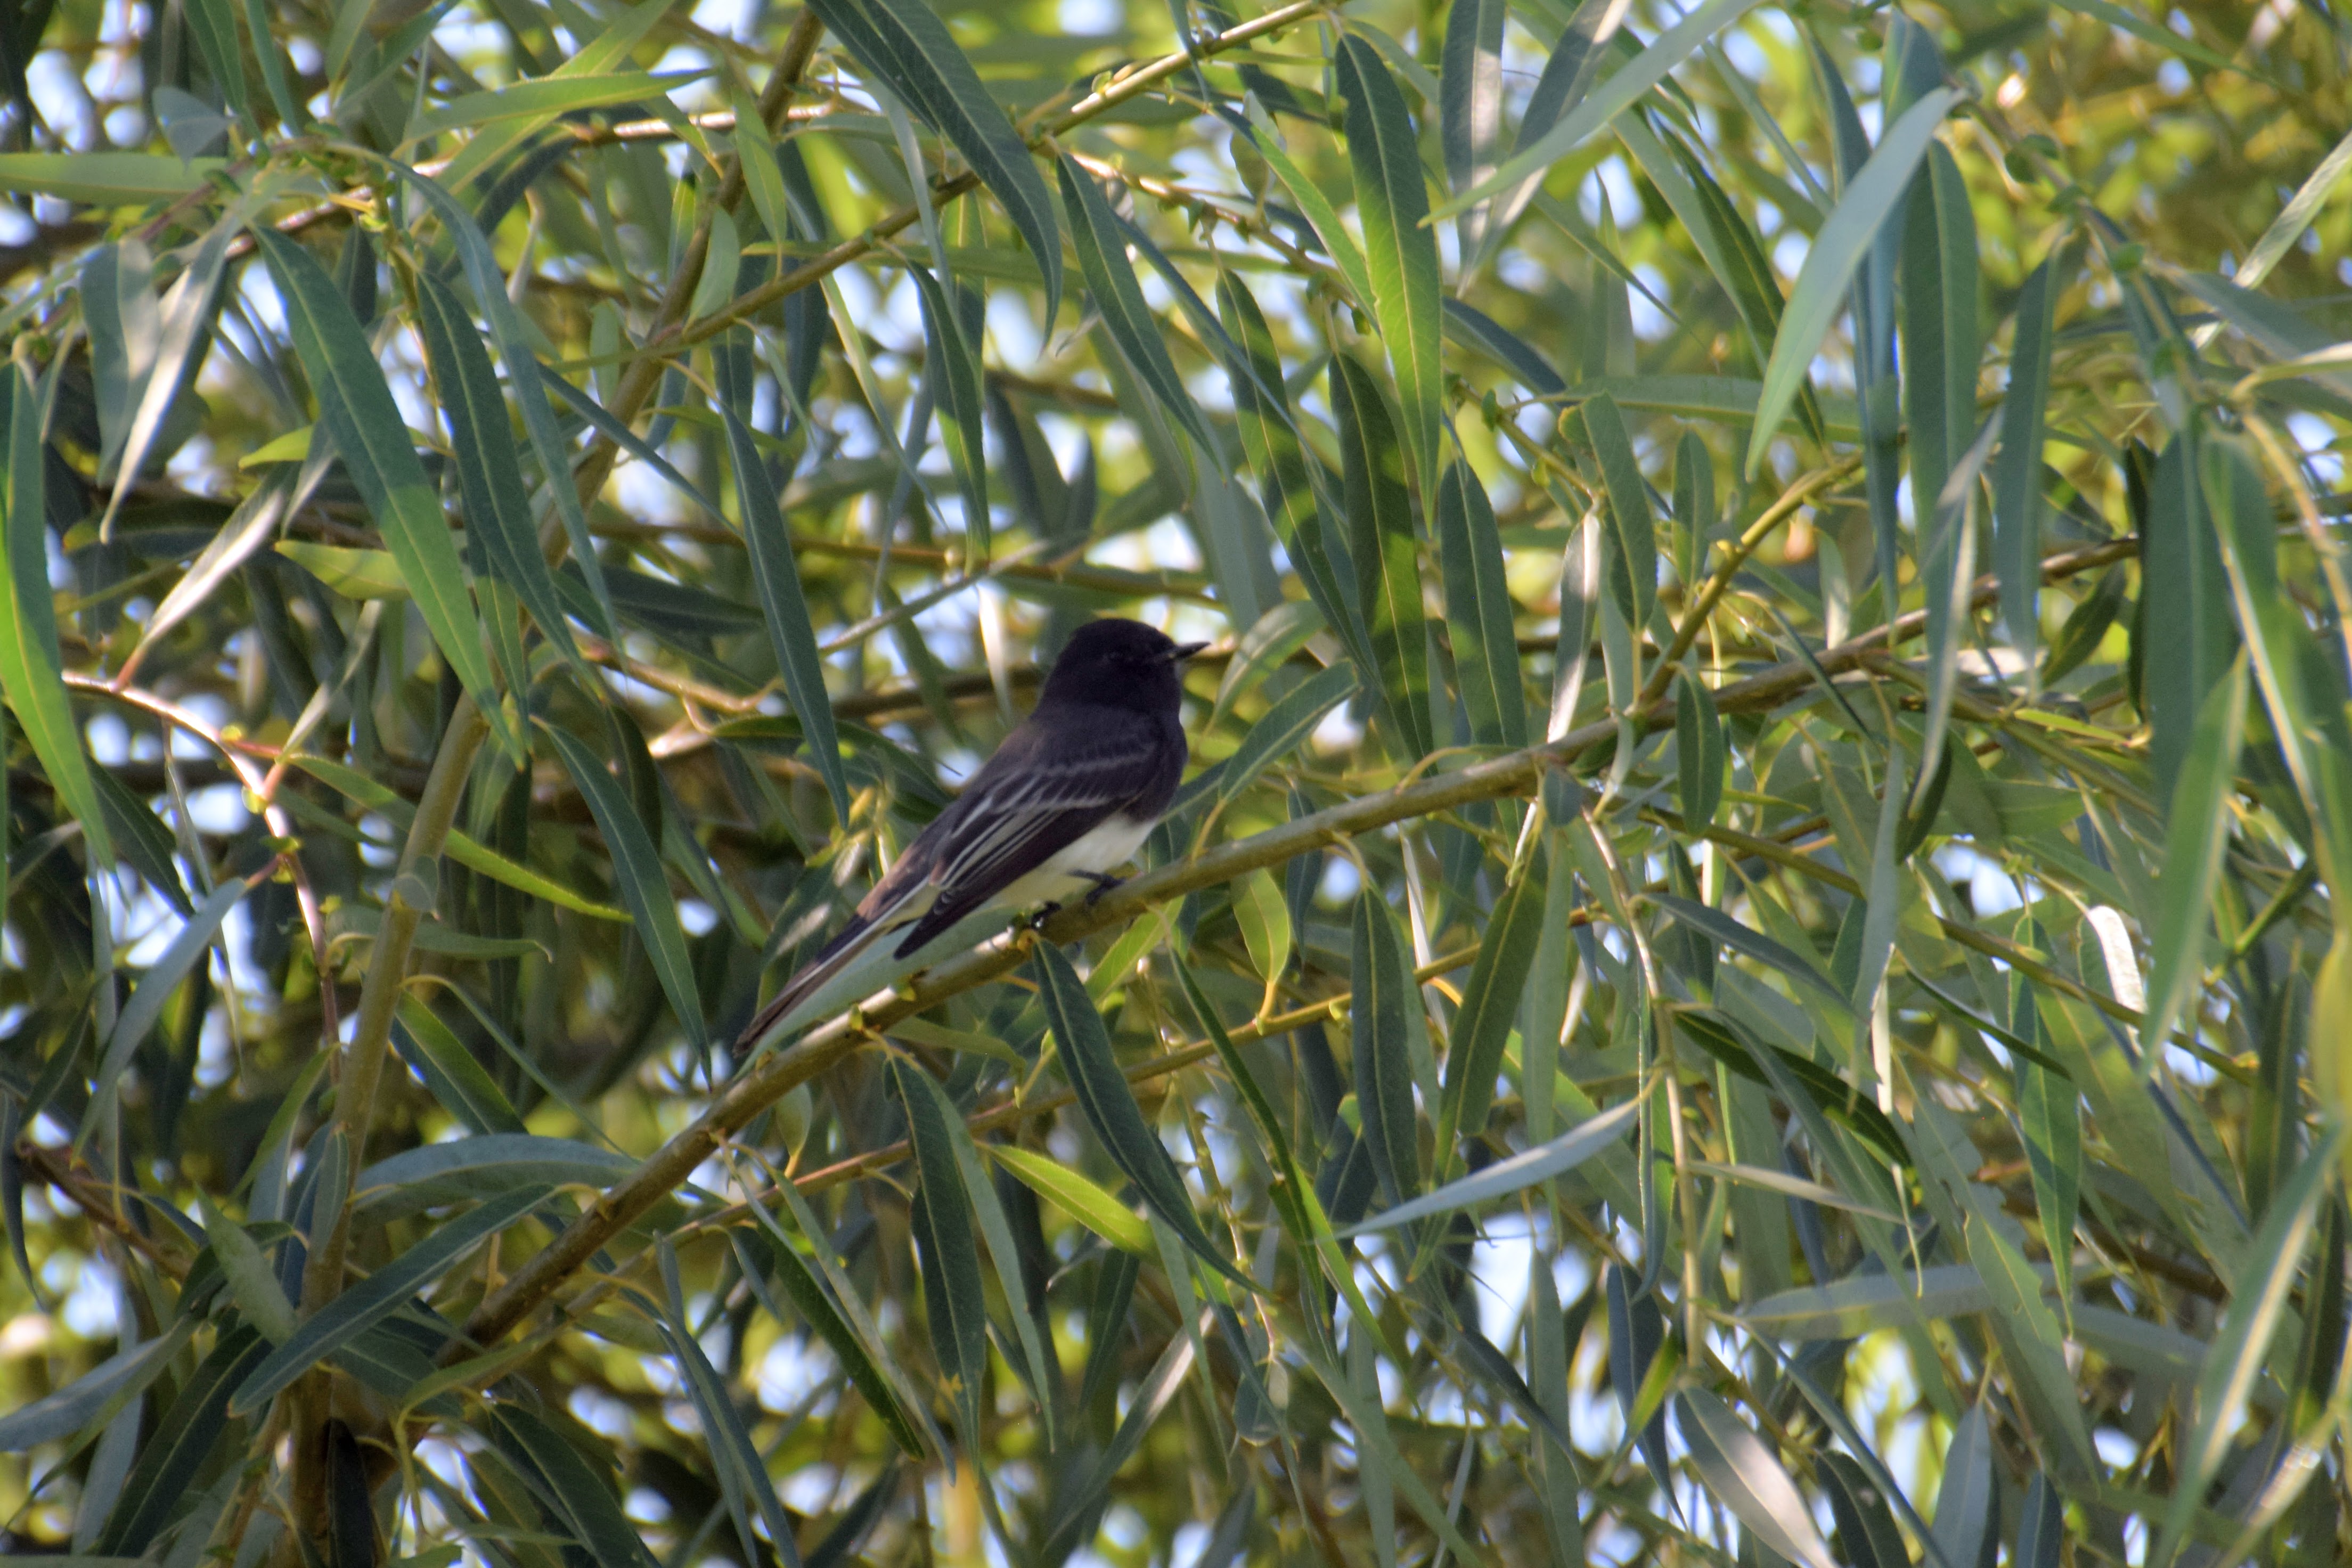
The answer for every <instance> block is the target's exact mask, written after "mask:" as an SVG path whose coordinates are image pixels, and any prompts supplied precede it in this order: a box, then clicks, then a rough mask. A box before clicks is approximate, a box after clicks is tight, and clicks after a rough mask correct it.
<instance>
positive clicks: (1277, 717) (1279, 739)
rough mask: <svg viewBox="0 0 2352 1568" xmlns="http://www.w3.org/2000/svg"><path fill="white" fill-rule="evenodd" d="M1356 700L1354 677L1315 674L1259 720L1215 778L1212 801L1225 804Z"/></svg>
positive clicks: (1343, 672) (1336, 671)
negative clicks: (1331, 714)
mask: <svg viewBox="0 0 2352 1568" xmlns="http://www.w3.org/2000/svg"><path fill="white" fill-rule="evenodd" d="M1355 694H1356V672H1355V671H1354V670H1352V669H1350V668H1348V667H1347V666H1346V665H1344V664H1335V665H1333V666H1332V667H1331V668H1328V669H1323V670H1318V671H1316V673H1315V674H1313V675H1311V676H1309V677H1307V679H1305V680H1303V681H1301V682H1299V683H1298V684H1297V686H1294V687H1292V688H1291V689H1290V691H1289V693H1288V694H1287V695H1286V696H1285V697H1283V698H1282V699H1281V700H1279V701H1277V702H1276V703H1275V704H1274V705H1273V706H1272V707H1270V708H1268V709H1267V710H1265V712H1264V713H1263V714H1261V715H1259V717H1258V720H1257V722H1255V724H1252V725H1251V726H1250V728H1249V731H1248V733H1246V734H1244V736H1243V737H1242V743H1241V744H1240V745H1239V746H1238V747H1236V748H1234V754H1233V755H1232V756H1230V757H1228V758H1226V759H1225V764H1224V771H1223V773H1220V774H1219V775H1218V778H1217V796H1218V798H1219V799H1220V800H1223V801H1230V800H1234V799H1236V798H1237V797H1239V796H1240V795H1241V794H1242V792H1243V791H1244V790H1246V789H1248V788H1249V786H1250V785H1251V784H1254V783H1255V782H1256V780H1257V777H1258V775H1259V774H1260V773H1264V772H1265V770H1266V769H1267V768H1268V767H1270V766H1272V765H1273V764H1274V763H1276V762H1279V761H1280V760H1281V759H1283V758H1284V757H1286V756H1288V755H1289V754H1290V753H1291V752H1293V751H1295V750H1296V749H1297V747H1298V746H1299V745H1300V744H1301V743H1302V742H1305V741H1306V739H1307V736H1309V735H1311V734H1313V733H1314V732H1315V728H1316V726H1317V725H1318V724H1320V723H1322V722H1323V720H1324V717H1325V716H1326V715H1327V714H1328V713H1329V712H1330V711H1331V710H1333V709H1334V708H1337V707H1338V706H1339V704H1341V703H1342V702H1345V701H1346V700H1348V699H1349V698H1350V697H1352V696H1354V695H1355Z"/></svg>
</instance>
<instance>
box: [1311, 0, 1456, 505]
mask: <svg viewBox="0 0 2352 1568" xmlns="http://www.w3.org/2000/svg"><path fill="white" fill-rule="evenodd" d="M1333 70H1334V74H1335V76H1336V78H1337V80H1338V84H1339V96H1340V98H1341V99H1343V100H1346V103H1347V106H1348V137H1347V141H1348V162H1349V166H1350V167H1351V168H1352V169H1353V170H1354V171H1355V176H1356V212H1357V215H1358V216H1359V217H1360V218H1361V219H1362V221H1363V225H1364V257H1365V262H1366V272H1367V276H1368V277H1369V278H1370V281H1371V285H1372V297H1371V301H1370V303H1371V307H1372V315H1373V318H1374V319H1375V320H1376V321H1379V322H1380V328H1381V339H1382V340H1383V342H1385V344H1386V346H1387V348H1388V354H1389V364H1390V366H1391V369H1393V370H1394V372H1395V374H1396V384H1397V393H1398V395H1399V396H1400V397H1401V398H1402V400H1403V403H1404V439H1405V448H1406V450H1407V451H1408V452H1409V453H1410V454H1411V456H1412V472H1413V475H1414V477H1415V478H1416V479H1418V480H1419V481H1420V485H1421V490H1422V494H1423V495H1424V496H1426V495H1428V494H1429V492H1430V489H1431V487H1432V486H1433V482H1434V480H1435V478H1436V474H1437V467H1438V447H1437V442H1438V427H1439V423H1440V420H1441V419H1442V418H1443V413H1444V400H1445V371H1444V365H1443V363H1441V356H1440V347H1441V343H1442V342H1443V330H1444V329H1443V322H1442V321H1441V318H1440V315H1439V308H1438V297H1439V289H1438V276H1437V234H1436V231H1435V230H1433V229H1432V228H1431V227H1430V226H1429V191H1428V187H1427V186H1426V185H1424V184H1423V183H1422V174H1421V150H1420V147H1419V145H1418V143H1417V142H1416V139H1415V136H1414V132H1413V128H1412V116H1411V115H1410V114H1409V113H1407V112H1406V110H1405V106H1404V94H1403V93H1402V92H1400V91H1398V90H1397V85H1396V79H1395V78H1394V77H1392V76H1391V75H1390V74H1389V71H1388V68H1387V67H1386V66H1384V65H1382V64H1381V58H1380V55H1379V53H1378V52H1377V51H1376V50H1374V48H1373V47H1372V46H1371V45H1370V44H1369V43H1367V42H1365V41H1364V39H1362V38H1361V37H1358V36H1357V35H1355V34H1353V33H1344V34H1342V35H1341V36H1340V38H1339V53H1338V58H1337V59H1336V60H1335V61H1334V62H1333Z"/></svg>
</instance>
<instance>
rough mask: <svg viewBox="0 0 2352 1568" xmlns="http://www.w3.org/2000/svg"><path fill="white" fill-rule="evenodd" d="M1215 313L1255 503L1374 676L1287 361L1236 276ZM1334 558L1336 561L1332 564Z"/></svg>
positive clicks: (1223, 288) (1225, 282) (1326, 615)
mask: <svg viewBox="0 0 2352 1568" xmlns="http://www.w3.org/2000/svg"><path fill="white" fill-rule="evenodd" d="M1217 310H1218V313H1219V315H1220V316H1221V317H1222V318H1223V321H1224V327H1225V335H1226V337H1227V338H1228V339H1229V340H1230V341H1231V342H1232V343H1233V344H1234V362H1233V363H1231V364H1228V365H1227V366H1226V367H1225V370H1226V379H1227V381H1228V382H1229V383H1230V384H1231V385H1232V387H1233V394H1234V423H1235V424H1237V425H1238V426H1240V427H1241V434H1242V450H1243V452H1244V454H1245V455H1246V456H1247V457H1248V458H1249V465H1250V467H1251V468H1255V470H1257V477H1258V499H1259V500H1260V501H1261V503H1263V505H1264V506H1265V515H1266V520H1267V521H1270V522H1272V523H1273V524H1274V531H1275V533H1276V536H1277V537H1279V538H1280V539H1281V541H1282V548H1283V549H1284V551H1285V552H1287V553H1288V554H1289V556H1290V559H1291V560H1292V561H1293V562H1294V563H1296V564H1297V567H1298V574H1299V576H1300V577H1301V578H1302V579H1303V580H1304V581H1305V583H1306V584H1307V597H1308V598H1310V599H1312V600H1313V601H1314V602H1315V607H1316V608H1317V609H1318V610H1320V611H1321V612H1322V613H1323V620H1324V624H1326V625H1327V626H1329V627H1330V628H1331V630H1332V632H1333V634H1334V635H1336V636H1337V637H1339V643H1340V646H1341V647H1345V648H1346V649H1347V650H1348V652H1349V657H1350V658H1354V659H1355V660H1356V661H1357V664H1358V666H1359V668H1361V669H1362V670H1363V671H1364V675H1365V679H1367V680H1370V679H1372V677H1373V666H1372V664H1371V655H1370V645H1369V642H1368V640H1367V638H1366V637H1365V633H1364V629H1363V625H1362V621H1361V618H1360V615H1359V613H1358V611H1357V607H1356V601H1355V598H1354V597H1353V595H1352V593H1351V591H1350V590H1349V588H1348V587H1347V586H1345V585H1344V584H1345V582H1346V579H1345V578H1344V577H1343V576H1342V575H1341V573H1340V570H1339V563H1344V561H1345V559H1346V556H1345V552H1346V548H1347V547H1346V544H1345V542H1343V541H1340V540H1339V539H1338V538H1337V531H1336V529H1335V526H1334V524H1333V523H1332V521H1331V519H1330V517H1329V516H1328V513H1327V512H1326V510H1324V506H1323V501H1322V497H1321V496H1320V494H1319V493H1318V486H1317V485H1316V483H1315V476H1314V475H1313V474H1312V473H1311V472H1310V471H1309V470H1308V468H1307V464H1308V463H1309V462H1311V461H1313V460H1314V459H1312V458H1309V457H1308V456H1307V450H1306V448H1305V447H1304V446H1303V445H1302V444H1301V442H1300V440H1299V436H1298V426H1297V421H1296V420H1295V419H1294V418H1293V417H1292V416H1291V412H1290V404H1289V400H1288V394H1287V393H1286V390H1285V388H1284V384H1283V379H1282V356H1281V355H1280V353H1277V352H1276V348H1275V344H1274V334H1273V332H1272V331H1270V330H1268V328H1267V326H1266V322H1265V312H1264V311H1262V310H1259V309H1258V304H1257V300H1256V298H1255V296H1254V295H1252V294H1251V293H1250V291H1249V287H1248V285H1247V284H1245V283H1244V282H1243V281H1242V280H1241V279H1240V278H1239V277H1238V276H1236V275H1235V274H1234V273H1232V272H1220V273H1219V274H1218V275H1217ZM1335 557H1336V558H1337V560H1336V562H1335Z"/></svg>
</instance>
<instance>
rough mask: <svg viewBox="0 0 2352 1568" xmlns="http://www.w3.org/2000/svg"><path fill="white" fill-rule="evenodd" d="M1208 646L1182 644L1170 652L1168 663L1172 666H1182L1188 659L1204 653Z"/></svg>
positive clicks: (1200, 643) (1199, 643)
mask: <svg viewBox="0 0 2352 1568" xmlns="http://www.w3.org/2000/svg"><path fill="white" fill-rule="evenodd" d="M1208 646H1209V645H1208V644H1207V643H1204V642H1180V643H1178V644H1177V645H1176V646H1175V647H1172V648H1171V649H1169V650H1168V662H1169V663H1171V664H1181V663H1183V662H1184V661H1185V660H1186V659H1188V658H1192V656H1193V655H1194V654H1196V653H1201V652H1202V651H1204V650H1205V649H1206V648H1207V647H1208Z"/></svg>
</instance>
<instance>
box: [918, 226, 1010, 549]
mask: <svg viewBox="0 0 2352 1568" xmlns="http://www.w3.org/2000/svg"><path fill="white" fill-rule="evenodd" d="M907 274H908V277H910V278H912V279H914V280H915V292H916V295H917V297H918V298H919V300H920V301H921V305H922V314H923V353H924V374H925V377H926V380H927V381H928V383H929V390H930V392H931V396H932V402H933V404H934V405H935V406H936V407H937V408H938V410H939V416H940V433H941V434H942V435H943V436H944V437H946V439H947V448H948V461H949V463H950V465H951V466H952V467H953V468H954V469H955V476H956V489H958V491H960V492H961V495H962V497H963V525H964V531H965V534H966V536H967V537H968V538H969V539H970V541H971V546H970V548H971V553H972V555H973V556H974V557H975V558H976V559H978V560H982V561H985V560H987V559H988V547H989V540H990V524H989V516H988V458H987V453H986V452H985V451H984V450H983V448H982V432H983V430H984V428H985V424H986V420H987V417H988V414H987V405H986V403H985V401H984V399H983V394H982V381H981V369H980V354H979V351H978V349H977V347H976V345H974V344H972V343H971V342H968V341H967V340H966V338H965V335H964V328H963V324H962V322H961V321H960V320H959V319H958V316H959V312H958V311H957V310H954V309H953V308H952V307H950V304H949V303H948V297H947V295H946V294H945V293H943V292H941V290H940V285H939V280H938V279H934V278H933V277H932V276H931V275H930V273H929V272H928V271H927V270H925V269H924V268H920V267H910V268H908V269H907ZM956 289H957V292H958V293H959V294H962V293H964V292H965V290H964V289H962V288H961V286H960V285H959V286H956Z"/></svg>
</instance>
